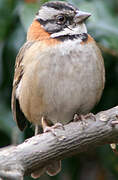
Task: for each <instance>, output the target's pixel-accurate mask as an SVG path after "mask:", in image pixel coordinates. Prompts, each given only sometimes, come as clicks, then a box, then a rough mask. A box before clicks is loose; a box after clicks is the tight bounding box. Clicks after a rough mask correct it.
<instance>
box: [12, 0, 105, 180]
mask: <svg viewBox="0 0 118 180" xmlns="http://www.w3.org/2000/svg"><path fill="white" fill-rule="evenodd" d="M90 16H91V14H90V13H88V12H84V11H81V10H80V9H79V8H78V7H76V6H74V5H73V4H70V3H68V2H64V1H49V2H46V3H44V4H43V5H42V6H41V7H40V9H39V11H38V13H36V16H35V18H34V20H33V22H32V24H31V25H30V27H29V29H28V32H27V39H26V42H25V43H24V45H23V46H22V47H21V49H20V51H19V53H18V55H17V57H16V63H15V72H14V80H13V90H12V112H13V117H14V120H15V121H16V123H17V125H18V127H19V129H20V130H21V131H23V130H24V129H25V127H26V125H27V122H28V121H29V122H30V123H32V124H34V126H35V135H36V134H38V133H40V131H39V129H40V128H39V127H42V129H43V133H45V132H47V131H51V130H52V129H55V128H58V127H59V126H61V125H62V126H64V125H66V124H68V123H69V122H71V121H72V120H73V117H74V115H75V114H76V113H77V114H78V115H86V114H88V113H89V112H90V111H91V110H92V108H93V107H94V106H95V105H96V104H97V103H98V102H99V100H100V98H101V95H102V92H103V89H104V84H105V68H104V61H103V57H102V54H101V51H100V49H99V47H98V46H97V44H96V42H95V40H94V38H92V37H91V36H90V35H89V34H88V32H87V27H86V25H85V20H86V19H88V18H89V17H90ZM60 170H61V162H60V161H56V160H55V161H54V162H52V164H49V165H46V167H42V169H40V170H39V171H37V172H34V173H32V177H33V178H37V177H39V176H41V175H42V174H43V173H44V172H46V173H47V174H49V175H50V176H54V175H56V174H57V173H59V172H60Z"/></svg>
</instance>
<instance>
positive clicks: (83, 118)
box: [74, 113, 96, 122]
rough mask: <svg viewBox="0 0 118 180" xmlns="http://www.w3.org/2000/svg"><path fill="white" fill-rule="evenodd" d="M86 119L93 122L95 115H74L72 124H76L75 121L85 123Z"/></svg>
mask: <svg viewBox="0 0 118 180" xmlns="http://www.w3.org/2000/svg"><path fill="white" fill-rule="evenodd" d="M88 118H92V119H93V120H94V121H96V118H95V115H94V114H93V113H88V114H86V115H82V114H81V115H78V114H75V115H74V122H76V121H85V120H86V119H88Z"/></svg>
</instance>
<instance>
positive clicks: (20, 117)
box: [12, 42, 34, 131]
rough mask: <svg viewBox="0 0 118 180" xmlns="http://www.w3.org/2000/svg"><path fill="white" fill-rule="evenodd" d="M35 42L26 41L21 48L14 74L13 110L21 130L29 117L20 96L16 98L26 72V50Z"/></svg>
mask: <svg viewBox="0 0 118 180" xmlns="http://www.w3.org/2000/svg"><path fill="white" fill-rule="evenodd" d="M33 43H34V42H26V43H25V44H24V45H23V47H22V48H21V49H20V51H19V53H18V55H17V57H16V63H15V74H14V81H13V90H12V112H13V117H14V120H15V121H16V122H17V125H18V127H19V129H20V130H21V131H23V130H24V128H25V127H26V125H27V119H26V117H25V115H24V114H23V112H22V110H21V108H20V104H19V100H18V98H16V89H17V87H18V85H19V83H20V80H21V79H22V76H23V73H24V67H23V65H22V60H23V58H24V56H25V52H26V51H27V50H28V49H29V48H30V47H31V45H32V44H33Z"/></svg>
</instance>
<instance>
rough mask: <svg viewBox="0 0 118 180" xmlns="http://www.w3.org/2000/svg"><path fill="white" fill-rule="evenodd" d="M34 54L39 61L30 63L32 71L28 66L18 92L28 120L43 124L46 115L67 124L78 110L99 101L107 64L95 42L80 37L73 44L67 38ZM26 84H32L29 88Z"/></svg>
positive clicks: (88, 107) (82, 110)
mask: <svg viewBox="0 0 118 180" xmlns="http://www.w3.org/2000/svg"><path fill="white" fill-rule="evenodd" d="M62 46H64V47H62ZM49 52H50V53H49ZM49 54H50V56H49ZM34 58H35V59H38V60H39V61H38V60H37V61H36V63H35V64H34V63H33V65H32V64H30V65H29V67H27V68H31V73H29V72H28V71H27V69H26V70H25V74H24V77H23V78H22V81H25V83H22V82H21V83H22V84H24V87H23V85H22V84H21V93H20V95H21V96H19V97H20V98H19V100H20V106H21V109H22V111H23V112H24V114H25V115H26V117H27V118H28V119H29V121H31V122H33V123H34V124H40V122H41V121H40V120H41V117H42V116H46V117H47V118H48V119H49V120H50V121H51V122H52V123H53V124H55V123H56V122H60V123H62V124H67V123H68V122H69V121H71V120H72V119H73V116H74V114H75V113H79V114H86V113H88V112H89V111H90V110H91V109H92V108H93V107H94V105H95V104H96V103H97V102H98V101H99V99H100V97H101V94H102V91H103V88H104V65H103V59H102V56H101V53H100V51H99V49H98V48H97V46H96V44H95V43H94V42H93V43H91V44H89V43H88V44H86V45H84V46H83V45H81V44H80V43H78V42H77V41H75V42H74V43H73V44H72V43H71V45H69V43H67V42H65V44H64V43H63V45H60V44H59V45H57V46H55V48H54V49H53V50H51V49H47V51H46V52H45V56H44V53H42V54H41V53H40V54H38V53H37V54H36V55H35V57H34ZM32 82H33V84H32ZM26 86H27V87H30V88H29V89H27V90H26ZM26 94H27V95H26ZM22 97H24V99H22ZM24 102H25V103H26V104H27V105H26V104H25V105H26V106H24Z"/></svg>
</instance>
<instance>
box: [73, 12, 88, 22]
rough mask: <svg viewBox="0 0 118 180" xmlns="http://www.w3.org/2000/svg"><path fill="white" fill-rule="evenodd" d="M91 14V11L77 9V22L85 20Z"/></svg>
mask: <svg viewBox="0 0 118 180" xmlns="http://www.w3.org/2000/svg"><path fill="white" fill-rule="evenodd" d="M89 16H91V13H88V12H84V11H76V15H75V23H80V22H83V21H85V20H86V19H87V18H88V17H89Z"/></svg>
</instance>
